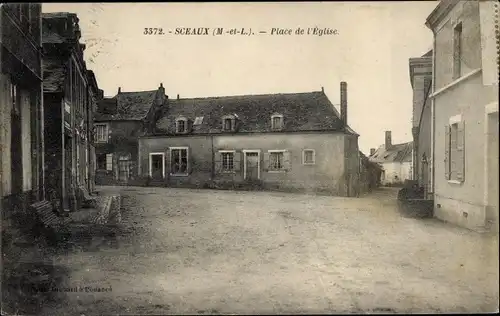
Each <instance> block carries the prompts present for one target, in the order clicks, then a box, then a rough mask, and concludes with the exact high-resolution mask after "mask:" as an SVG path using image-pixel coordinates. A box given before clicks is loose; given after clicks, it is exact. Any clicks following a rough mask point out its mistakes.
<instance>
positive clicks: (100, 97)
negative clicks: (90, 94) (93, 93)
mask: <svg viewBox="0 0 500 316" xmlns="http://www.w3.org/2000/svg"><path fill="white" fill-rule="evenodd" d="M97 99H98V100H102V99H104V90H102V89H99V93H98V95H97Z"/></svg>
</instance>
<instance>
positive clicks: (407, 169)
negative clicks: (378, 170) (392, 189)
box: [381, 161, 412, 185]
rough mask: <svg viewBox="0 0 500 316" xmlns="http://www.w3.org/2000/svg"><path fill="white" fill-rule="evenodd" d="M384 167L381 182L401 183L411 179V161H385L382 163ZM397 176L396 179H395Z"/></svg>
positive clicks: (384, 183)
mask: <svg viewBox="0 0 500 316" xmlns="http://www.w3.org/2000/svg"><path fill="white" fill-rule="evenodd" d="M382 167H383V168H384V171H385V172H384V178H383V179H382V181H381V182H382V184H383V185H386V184H393V183H401V182H404V180H408V179H411V178H412V177H411V161H408V162H403V163H401V162H386V163H382ZM396 176H397V179H396Z"/></svg>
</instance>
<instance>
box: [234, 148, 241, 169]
mask: <svg viewBox="0 0 500 316" xmlns="http://www.w3.org/2000/svg"><path fill="white" fill-rule="evenodd" d="M233 166H234V171H236V172H239V171H240V170H241V153H240V152H235V153H234V160H233Z"/></svg>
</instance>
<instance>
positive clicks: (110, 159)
mask: <svg viewBox="0 0 500 316" xmlns="http://www.w3.org/2000/svg"><path fill="white" fill-rule="evenodd" d="M106 170H108V171H112V170H113V154H107V155H106Z"/></svg>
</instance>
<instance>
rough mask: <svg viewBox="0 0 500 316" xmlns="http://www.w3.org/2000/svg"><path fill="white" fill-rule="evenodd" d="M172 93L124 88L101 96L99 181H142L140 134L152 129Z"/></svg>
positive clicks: (97, 140) (97, 121) (160, 89)
mask: <svg viewBox="0 0 500 316" xmlns="http://www.w3.org/2000/svg"><path fill="white" fill-rule="evenodd" d="M167 101H168V97H167V96H166V95H165V89H164V88H163V85H162V84H160V86H159V87H158V89H157V90H151V91H137V92H122V91H121V88H119V89H118V93H117V95H116V96H114V97H112V98H101V99H100V100H99V101H98V104H99V106H98V113H96V115H95V123H94V133H95V135H96V138H95V146H96V183H97V184H100V185H109V184H128V185H132V184H136V183H137V181H138V169H137V161H138V137H139V136H140V135H143V134H144V133H146V132H147V131H148V130H151V129H152V122H154V120H155V118H156V116H157V115H158V113H160V112H159V110H161V109H162V108H163V107H164V106H165V105H166V103H167Z"/></svg>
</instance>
